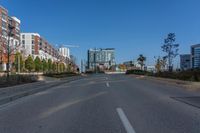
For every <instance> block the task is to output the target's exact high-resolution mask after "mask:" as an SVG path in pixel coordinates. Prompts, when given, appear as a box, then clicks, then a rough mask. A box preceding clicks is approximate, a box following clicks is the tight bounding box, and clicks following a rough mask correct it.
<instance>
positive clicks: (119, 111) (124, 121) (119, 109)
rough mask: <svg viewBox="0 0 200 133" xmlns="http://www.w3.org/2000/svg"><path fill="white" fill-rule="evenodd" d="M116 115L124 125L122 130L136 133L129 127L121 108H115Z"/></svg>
mask: <svg viewBox="0 0 200 133" xmlns="http://www.w3.org/2000/svg"><path fill="white" fill-rule="evenodd" d="M117 113H118V115H119V117H120V119H121V121H122V123H123V125H124V128H125V129H126V132H127V133H136V132H135V130H134V129H133V127H132V126H131V124H130V122H129V120H128V118H127V117H126V115H125V113H124V111H123V110H122V109H121V108H117Z"/></svg>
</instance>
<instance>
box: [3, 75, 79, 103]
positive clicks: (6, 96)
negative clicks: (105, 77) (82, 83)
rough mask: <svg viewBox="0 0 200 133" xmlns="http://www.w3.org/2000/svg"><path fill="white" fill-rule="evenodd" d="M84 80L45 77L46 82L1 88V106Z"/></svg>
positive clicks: (76, 77) (77, 77)
mask: <svg viewBox="0 0 200 133" xmlns="http://www.w3.org/2000/svg"><path fill="white" fill-rule="evenodd" d="M82 78H83V77H82V76H73V77H68V78H64V79H62V80H60V79H56V78H48V77H44V79H45V80H44V81H38V82H34V83H28V84H23V85H16V86H12V87H5V88H0V105H2V104H5V103H8V102H11V101H14V100H16V99H19V98H22V97H25V96H28V95H32V94H35V93H38V92H41V91H45V90H47V89H51V88H53V87H55V86H59V85H62V84H65V83H69V82H71V81H74V80H79V79H82Z"/></svg>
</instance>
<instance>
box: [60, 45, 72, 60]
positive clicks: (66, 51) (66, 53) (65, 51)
mask: <svg viewBox="0 0 200 133" xmlns="http://www.w3.org/2000/svg"><path fill="white" fill-rule="evenodd" d="M58 51H59V52H60V53H61V55H62V56H64V57H66V58H70V50H69V48H66V47H60V48H59V49H58Z"/></svg>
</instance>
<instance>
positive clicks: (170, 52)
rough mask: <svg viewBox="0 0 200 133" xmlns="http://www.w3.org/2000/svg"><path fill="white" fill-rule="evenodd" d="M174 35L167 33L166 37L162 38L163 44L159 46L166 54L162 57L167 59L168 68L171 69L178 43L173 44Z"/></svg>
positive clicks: (176, 53)
mask: <svg viewBox="0 0 200 133" xmlns="http://www.w3.org/2000/svg"><path fill="white" fill-rule="evenodd" d="M175 41H176V35H175V33H169V34H168V36H167V38H166V39H164V44H163V46H161V48H162V50H163V52H165V53H166V54H167V55H166V56H165V57H164V58H166V59H167V60H168V70H169V71H172V70H173V59H174V58H175V57H176V56H177V55H178V50H179V49H178V47H179V44H175Z"/></svg>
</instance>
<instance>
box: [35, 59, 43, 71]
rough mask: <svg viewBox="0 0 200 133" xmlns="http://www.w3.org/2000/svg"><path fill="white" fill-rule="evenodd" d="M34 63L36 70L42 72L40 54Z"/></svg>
mask: <svg viewBox="0 0 200 133" xmlns="http://www.w3.org/2000/svg"><path fill="white" fill-rule="evenodd" d="M34 65H35V71H36V72H40V71H41V70H42V62H41V60H40V58H39V57H38V56H37V57H36V58H35V60H34Z"/></svg>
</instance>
